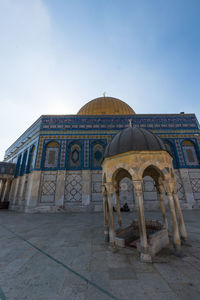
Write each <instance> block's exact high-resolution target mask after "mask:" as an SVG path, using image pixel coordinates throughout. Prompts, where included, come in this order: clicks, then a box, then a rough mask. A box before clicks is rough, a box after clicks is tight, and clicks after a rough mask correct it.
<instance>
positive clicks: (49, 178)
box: [40, 172, 57, 203]
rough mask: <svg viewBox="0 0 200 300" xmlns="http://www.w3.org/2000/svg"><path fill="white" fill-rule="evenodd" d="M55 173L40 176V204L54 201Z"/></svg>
mask: <svg viewBox="0 0 200 300" xmlns="http://www.w3.org/2000/svg"><path fill="white" fill-rule="evenodd" d="M56 181H57V172H45V174H41V186H40V202H41V203H43V202H44V203H52V202H54V200H55V193H56Z"/></svg>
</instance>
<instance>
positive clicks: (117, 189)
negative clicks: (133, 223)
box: [115, 185, 122, 227]
mask: <svg viewBox="0 0 200 300" xmlns="http://www.w3.org/2000/svg"><path fill="white" fill-rule="evenodd" d="M115 193H116V205H117V219H118V224H119V226H120V227H121V226H122V219H121V211H120V198H119V194H120V188H119V185H117V186H116V187H115Z"/></svg>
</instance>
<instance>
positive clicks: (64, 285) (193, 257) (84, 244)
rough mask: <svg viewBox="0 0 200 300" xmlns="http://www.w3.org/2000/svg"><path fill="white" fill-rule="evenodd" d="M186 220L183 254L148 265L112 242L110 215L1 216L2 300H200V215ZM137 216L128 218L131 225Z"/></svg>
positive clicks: (167, 253)
mask: <svg viewBox="0 0 200 300" xmlns="http://www.w3.org/2000/svg"><path fill="white" fill-rule="evenodd" d="M183 214H184V218H185V221H186V227H187V230H188V235H189V240H188V243H187V244H186V245H184V246H183V249H182V255H180V256H177V255H176V253H175V252H174V251H173V250H172V249H171V248H170V247H169V248H168V249H166V250H164V251H163V252H162V253H160V254H159V255H158V256H157V257H156V258H155V261H154V263H152V264H145V263H141V262H140V261H139V260H138V253H137V251H136V250H134V249H127V248H126V249H121V250H117V251H112V249H110V248H109V247H108V245H107V244H105V243H104V240H103V230H104V228H103V214H102V213H58V214H23V213H15V212H9V211H0V299H8V300H23V299H28V300H65V299H67V300H68V299H69V300H76V299H81V300H82V299H86V300H88V299H91V300H98V299H103V300H104V299H136V300H137V299H142V300H146V299H147V300H148V299H153V300H157V299H162V300H166V299H170V300H174V299H181V300H184V299H185V300H186V299H187V300H188V299H189V300H192V299H195V300H197V299H200V211H184V213H183ZM146 216H147V217H148V216H149V217H152V218H154V219H155V218H157V217H158V218H160V213H159V212H148V213H146ZM132 217H133V213H123V218H125V219H126V222H127V224H128V223H129V222H130V220H131V219H132Z"/></svg>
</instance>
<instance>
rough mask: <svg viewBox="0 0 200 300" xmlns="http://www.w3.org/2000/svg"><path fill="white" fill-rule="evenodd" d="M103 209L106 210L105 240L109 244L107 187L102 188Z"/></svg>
mask: <svg viewBox="0 0 200 300" xmlns="http://www.w3.org/2000/svg"><path fill="white" fill-rule="evenodd" d="M102 194H103V208H104V239H105V241H106V242H109V225H108V196H107V190H106V187H105V186H104V185H103V186H102Z"/></svg>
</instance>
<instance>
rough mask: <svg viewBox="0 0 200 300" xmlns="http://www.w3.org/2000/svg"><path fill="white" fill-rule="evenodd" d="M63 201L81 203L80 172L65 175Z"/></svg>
mask: <svg viewBox="0 0 200 300" xmlns="http://www.w3.org/2000/svg"><path fill="white" fill-rule="evenodd" d="M64 199H65V202H81V201H82V176H81V173H80V172H73V173H70V172H69V173H67V174H66V179H65V192H64Z"/></svg>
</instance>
